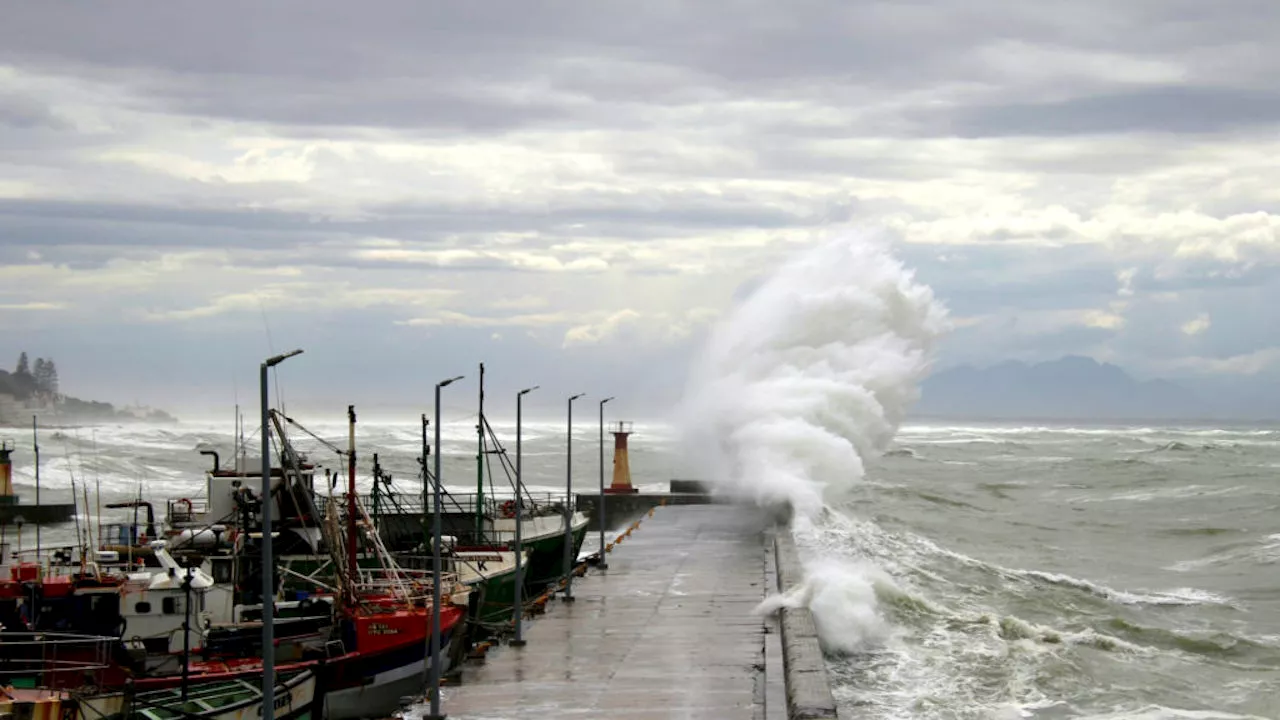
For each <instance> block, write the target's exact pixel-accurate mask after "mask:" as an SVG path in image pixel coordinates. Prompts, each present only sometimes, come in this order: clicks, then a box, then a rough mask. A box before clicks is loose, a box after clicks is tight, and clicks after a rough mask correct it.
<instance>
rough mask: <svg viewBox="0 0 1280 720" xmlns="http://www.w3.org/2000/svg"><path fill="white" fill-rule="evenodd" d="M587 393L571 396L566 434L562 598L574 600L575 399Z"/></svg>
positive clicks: (569, 600) (568, 600) (567, 600)
mask: <svg viewBox="0 0 1280 720" xmlns="http://www.w3.org/2000/svg"><path fill="white" fill-rule="evenodd" d="M583 395H586V393H578V394H577V395H574V396H572V397H570V398H569V427H568V431H567V432H566V433H565V436H564V458H565V459H564V595H562V596H560V599H561V600H563V601H565V602H573V562H574V560H576V559H577V558H575V557H574V556H573V555H574V553H573V401H574V400H577V399H578V398H580V397H582V396H583Z"/></svg>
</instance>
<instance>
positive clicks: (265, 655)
mask: <svg viewBox="0 0 1280 720" xmlns="http://www.w3.org/2000/svg"><path fill="white" fill-rule="evenodd" d="M268 367H270V365H268V364H267V363H262V369H261V373H260V375H259V377H258V387H259V389H260V390H261V392H262V396H261V397H260V398H259V400H260V401H261V403H262V512H261V513H260V514H261V525H262V720H273V718H274V717H275V712H276V708H275V699H276V696H275V689H276V647H275V632H276V630H275V602H274V600H275V583H274V582H272V580H273V577H274V575H275V572H274V571H273V570H272V568H273V567H274V565H275V563H274V561H273V559H272V557H271V551H272V547H271V431H270V430H269V429H268V428H267V423H268V422H269V419H268V413H269V412H270V411H269V410H268V408H267V402H268V400H267V368H268Z"/></svg>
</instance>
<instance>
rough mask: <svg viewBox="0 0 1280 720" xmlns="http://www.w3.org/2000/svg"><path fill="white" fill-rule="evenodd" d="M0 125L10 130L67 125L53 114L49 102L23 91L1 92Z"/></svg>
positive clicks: (56, 127) (60, 127)
mask: <svg viewBox="0 0 1280 720" xmlns="http://www.w3.org/2000/svg"><path fill="white" fill-rule="evenodd" d="M0 127H4V128H8V129H10V130H30V129H34V128H46V129H54V130H57V129H62V128H64V127H66V125H65V123H63V122H62V121H61V120H59V119H58V118H57V117H56V116H55V115H54V114H53V112H52V111H51V110H50V109H49V106H48V104H47V103H44V102H41V101H40V100H39V99H38V98H34V97H31V96H30V95H26V94H21V93H4V92H0Z"/></svg>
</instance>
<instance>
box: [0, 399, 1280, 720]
mask: <svg viewBox="0 0 1280 720" xmlns="http://www.w3.org/2000/svg"><path fill="white" fill-rule="evenodd" d="M495 425H496V428H495V429H496V430H497V431H498V433H499V436H500V437H501V438H502V440H503V442H504V444H506V445H507V450H508V453H509V454H510V455H511V456H512V457H513V458H514V453H515V437H514V429H513V427H512V425H511V424H510V423H495ZM312 429H313V430H315V431H316V432H317V434H319V435H321V436H322V437H324V438H326V439H328V440H330V441H332V442H334V443H335V444H337V445H344V444H345V425H343V424H339V423H323V422H322V423H316V424H314V426H313V427H312ZM635 429H636V434H635V436H634V437H633V440H632V443H631V445H632V452H631V465H632V471H633V475H634V479H635V481H636V483H637V484H638V485H639V486H640V487H641V488H642V489H644V488H650V489H665V486H666V482H667V481H668V480H669V479H670V478H671V477H680V476H684V475H685V474H686V473H684V472H683V471H682V468H683V467H685V466H686V463H685V462H684V461H683V459H682V458H680V457H679V456H678V454H677V450H676V444H675V436H674V433H673V431H672V430H671V429H670V428H668V427H666V426H663V425H659V424H645V423H638V424H637V426H636V428H635ZM25 432H26V431H23V430H21V429H0V436H4V437H10V438H12V439H13V440H14V441H15V443H16V444H17V445H18V452H17V453H16V454H15V460H16V461H17V464H16V467H15V470H16V473H15V481H16V483H17V485H18V489H19V492H20V493H22V495H23V496H24V502H30V501H31V499H32V488H31V480H32V473H31V466H30V453H29V450H28V448H29V437H28V436H27V435H26V434H25ZM442 434H443V439H444V442H443V445H444V452H445V455H444V457H443V464H444V472H443V475H444V479H445V483H446V485H448V486H450V487H452V488H455V489H456V490H458V491H460V492H467V491H470V490H472V489H473V488H474V482H475V480H474V479H475V444H476V442H475V430H474V420H468V419H466V418H465V417H454V418H451V420H450V422H449V423H447V424H446V425H445V426H444V427H443V428H442ZM295 438H296V440H297V445H298V446H299V447H300V448H301V449H303V450H306V451H309V452H310V454H311V457H312V459H313V460H317V461H320V462H322V463H326V464H328V465H329V466H330V467H335V468H337V467H340V463H338V462H337V458H336V456H334V455H333V454H332V452H331V451H329V450H327V449H326V448H324V446H323V445H322V444H320V443H318V442H316V441H314V440H311V439H309V438H306V437H305V436H302V435H301V434H296V435H295ZM248 439H249V442H250V443H251V444H253V445H254V446H255V447H256V445H257V444H258V441H257V439H256V438H255V437H253V436H252V433H250V437H249V438H248ZM598 441H599V440H598V430H597V427H596V425H595V423H589V422H584V423H582V424H580V425H578V426H577V427H576V428H575V433H574V472H573V477H574V482H575V484H576V485H577V486H578V487H580V488H581V487H583V486H584V485H585V486H588V487H594V486H595V484H596V483H597V482H598V475H599V449H598V448H599V446H598ZM608 441H609V439H608V436H606V443H607V442H608ZM232 446H233V439H232V432H231V428H230V423H225V424H219V423H183V424H181V425H177V426H172V427H147V426H102V427H97V428H78V429H63V430H57V431H55V430H47V431H43V432H42V433H41V449H42V459H43V463H42V484H43V486H44V488H43V492H44V497H45V498H46V499H51V500H64V501H65V500H67V499H69V498H70V496H71V493H70V480H71V478H72V477H74V479H75V481H76V483H77V486H78V487H80V488H84V487H85V486H86V485H87V487H88V489H89V492H90V502H91V504H92V505H94V506H95V507H96V504H97V503H96V495H95V491H96V489H97V488H99V487H100V488H101V495H102V503H103V504H106V503H107V502H111V501H116V500H123V499H128V498H131V497H134V496H135V495H137V494H138V493H139V492H141V494H142V495H143V496H144V497H147V498H149V499H152V500H153V501H156V502H157V503H159V504H160V506H161V507H162V506H163V500H165V499H173V498H178V497H188V496H190V497H195V496H198V495H199V494H200V492H201V489H202V486H203V479H202V472H203V470H204V469H205V468H206V467H208V465H209V459H208V458H206V457H204V456H201V455H199V454H198V450H200V449H206V448H212V449H216V450H219V451H220V452H221V453H222V456H223V459H224V462H227V461H229V458H230V456H231V453H232ZM358 450H359V453H360V457H361V463H360V465H361V472H360V476H361V486H362V487H363V488H367V486H368V467H369V463H370V462H371V461H372V454H373V453H374V452H377V453H378V455H379V459H380V461H381V463H382V465H383V466H384V468H386V469H387V470H388V471H389V472H391V473H392V474H393V476H394V477H395V482H396V484H397V485H398V486H400V487H401V488H402V489H404V490H405V491H406V492H419V491H420V489H421V484H420V482H419V481H418V480H417V477H416V471H417V462H416V460H415V458H416V457H418V455H419V454H420V452H421V429H420V427H419V426H417V424H415V423H413V422H411V421H410V422H401V423H388V422H376V423H371V422H363V423H361V424H360V425H359V448H358ZM564 451H565V434H564V426H563V423H557V422H529V421H526V423H525V426H524V437H523V443H522V455H523V463H524V470H525V474H526V481H527V483H528V484H529V485H530V487H531V488H532V489H534V490H540V491H547V492H563V489H564V483H565V474H566V472H565V471H566V468H565V463H564V457H565V455H564ZM250 454H251V455H253V454H256V453H254V452H252V451H251V452H250ZM605 462H606V471H608V470H609V465H608V463H609V462H610V455H609V454H606V456H605ZM494 467H495V468H496V467H497V464H496V461H495V464H494ZM1278 478H1280V429H1277V428H1266V427H1264V428H1242V427H1234V428H1192V429H1186V428H1184V429H1172V428H1158V427H1113V428H1107V427H1026V426H1016V425H965V426H959V425H909V426H907V427H905V428H903V429H902V431H901V432H900V433H899V434H898V437H897V441H896V442H895V444H894V445H893V446H892V447H891V449H890V450H889V451H888V453H887V454H886V455H884V456H883V457H880V458H877V459H874V460H871V461H870V462H869V466H868V472H867V476H866V478H865V479H864V480H863V481H861V482H859V483H856V484H855V485H854V486H853V488H852V490H851V491H850V495H849V496H848V497H847V498H845V499H843V500H842V501H841V509H842V510H843V511H844V514H843V515H842V516H834V517H833V519H832V520H831V521H829V522H827V523H824V524H823V525H821V530H820V532H819V533H818V534H816V535H812V536H808V537H805V538H802V540H803V541H805V542H810V543H813V544H815V545H820V546H821V547H822V548H823V549H824V550H826V551H827V552H828V553H830V554H834V555H836V556H839V557H842V558H844V559H846V560H847V561H848V562H847V563H846V564H845V567H846V569H847V568H848V567H853V568H856V569H857V572H859V573H861V575H862V576H863V578H864V579H865V580H866V582H867V586H868V587H869V588H870V590H869V592H872V593H874V597H872V598H868V597H865V596H861V595H857V594H853V595H850V596H849V597H847V598H843V599H842V601H844V602H847V603H848V604H849V605H850V606H861V607H851V608H850V612H848V613H847V614H846V616H847V618H848V622H849V623H851V624H857V625H859V627H851V628H844V629H843V630H845V631H846V634H851V635H853V636H856V637H860V638H861V642H860V643H859V644H858V646H857V648H856V649H855V650H854V651H853V652H852V654H849V655H845V656H838V657H832V658H830V660H829V664H830V670H831V673H832V677H833V680H834V683H835V693H836V697H837V700H838V702H839V703H840V704H841V706H842V709H843V712H844V714H845V715H846V716H847V717H869V718H1018V717H1028V718H1067V717H1072V718H1074V717H1095V718H1150V719H1154V718H1234V717H1268V718H1274V717H1280V482H1277V480H1278ZM495 482H496V483H497V485H498V487H497V489H498V490H499V491H501V490H502V489H503V488H502V482H503V481H502V480H501V476H500V478H499V479H498V480H497V481H495ZM104 515H106V516H108V517H109V518H112V517H114V518H118V519H124V518H123V517H122V516H120V515H119V511H116V514H114V515H113V513H112V511H104ZM73 536H74V530H73V529H72V528H71V527H70V526H65V527H61V528H49V529H46V530H45V532H44V541H45V542H46V543H52V542H69V541H70V540H71V538H73ZM7 539H8V540H9V541H10V542H11V543H12V542H14V541H15V538H14V537H13V536H12V534H10V536H9V537H8V538H7ZM33 540H34V534H33V533H32V532H31V528H26V529H25V530H24V532H23V540H22V542H23V543H24V544H25V546H26V547H30V545H31V543H32V542H33Z"/></svg>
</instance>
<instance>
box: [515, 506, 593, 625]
mask: <svg viewBox="0 0 1280 720" xmlns="http://www.w3.org/2000/svg"><path fill="white" fill-rule="evenodd" d="M563 527H564V526H563V525H561V528H563ZM586 535H587V523H586V521H585V520H584V521H582V523H581V525H580V526H575V527H574V528H573V536H572V537H573V550H572V557H574V558H577V557H578V552H579V551H580V550H581V549H582V541H583V539H584V538H585V537H586ZM564 543H565V539H564V532H563V530H562V531H561V532H557V533H552V534H549V535H544V536H542V537H538V538H534V539H532V540H530V541H528V542H527V543H526V544H525V548H526V549H527V550H528V551H529V567H528V568H526V569H525V570H524V577H525V582H524V588H525V590H526V591H527V592H529V593H535V594H536V593H541V592H542V591H544V590H546V588H547V586H548V585H551V584H553V583H556V582H559V581H560V579H561V578H562V577H564ZM512 599H514V597H513V598H512ZM508 607H509V606H508Z"/></svg>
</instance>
